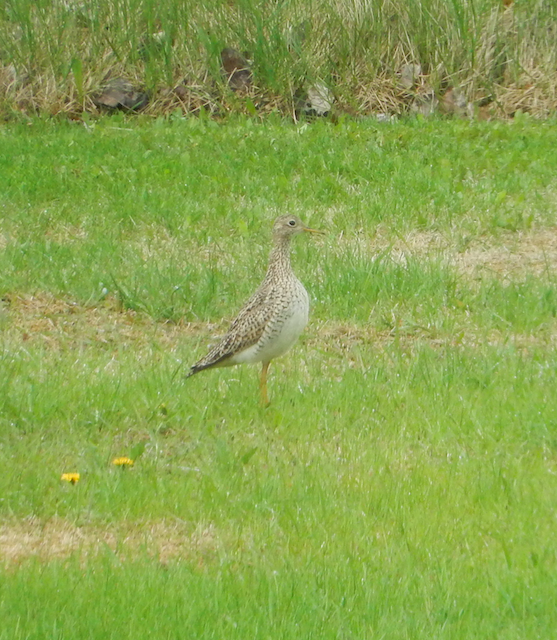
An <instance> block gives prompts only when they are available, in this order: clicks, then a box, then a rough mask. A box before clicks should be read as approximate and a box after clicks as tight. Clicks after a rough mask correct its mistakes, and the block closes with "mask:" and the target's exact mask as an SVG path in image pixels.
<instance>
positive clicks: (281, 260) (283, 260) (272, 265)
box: [267, 236, 292, 279]
mask: <svg viewBox="0 0 557 640" xmlns="http://www.w3.org/2000/svg"><path fill="white" fill-rule="evenodd" d="M289 273H292V266H291V264H290V237H289V236H287V237H285V238H277V239H276V240H275V243H274V245H273V248H272V249H271V255H270V256H269V266H268V268H267V279H269V278H272V277H273V276H275V275H280V274H283V275H284V274H289Z"/></svg>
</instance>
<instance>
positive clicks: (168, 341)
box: [0, 294, 215, 349]
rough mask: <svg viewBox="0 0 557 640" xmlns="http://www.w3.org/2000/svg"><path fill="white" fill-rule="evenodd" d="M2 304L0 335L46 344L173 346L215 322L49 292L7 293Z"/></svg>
mask: <svg viewBox="0 0 557 640" xmlns="http://www.w3.org/2000/svg"><path fill="white" fill-rule="evenodd" d="M1 305H2V306H1V307H0V317H2V316H3V324H4V334H5V335H10V334H11V335H12V336H14V337H17V338H19V339H21V340H23V341H30V342H37V341H40V342H41V343H43V344H45V345H46V346H48V347H50V348H60V347H62V346H66V347H76V346H80V345H82V346H86V345H89V344H91V343H97V344H98V343H101V344H106V345H119V346H123V345H124V346H125V345H126V344H131V343H133V344H134V345H135V346H138V347H141V346H144V345H147V344H152V343H153V342H156V343H157V344H159V345H162V346H164V347H165V348H168V349H172V348H174V347H175V346H176V345H177V344H178V343H179V341H180V339H183V338H184V337H185V336H190V337H191V336H196V335H200V336H201V335H205V334H206V333H207V332H208V331H212V330H214V329H215V325H208V324H207V323H201V322H186V321H180V322H157V321H156V320H153V318H151V317H150V316H148V315H147V314H145V313H140V312H137V311H132V310H122V309H121V308H120V306H119V304H118V301H117V300H114V299H106V300H105V301H104V302H103V303H102V304H101V305H99V306H95V307H90V306H86V305H80V304H78V303H77V302H73V301H71V300H67V299H63V298H56V297H54V296H51V295H48V294H38V295H34V296H8V297H6V298H5V299H4V300H3V301H2V303H1Z"/></svg>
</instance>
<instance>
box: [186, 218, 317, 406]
mask: <svg viewBox="0 0 557 640" xmlns="http://www.w3.org/2000/svg"><path fill="white" fill-rule="evenodd" d="M304 231H311V232H314V233H315V230H314V229H309V228H308V227H306V226H305V225H304V224H303V223H302V222H301V220H300V219H299V218H297V217H296V216H289V215H287V216H281V217H280V218H277V219H276V220H275V223H274V225H273V243H274V244H273V249H272V251H271V255H270V258H269V266H268V269H267V274H266V276H265V279H264V280H263V282H262V283H261V285H260V286H259V288H258V289H257V291H256V292H255V293H254V294H253V296H252V297H251V298H250V299H249V300H248V301H247V303H246V304H245V305H244V307H243V308H242V309H241V311H240V312H239V314H238V315H237V317H236V319H235V320H234V321H233V322H232V324H231V325H230V328H229V330H228V332H227V333H226V335H225V336H224V337H223V338H222V340H221V341H220V342H219V343H218V344H216V345H215V346H214V347H213V348H212V349H211V350H210V351H209V353H208V354H207V355H206V356H205V357H204V358H202V359H201V360H199V361H198V362H197V363H196V364H194V365H193V367H192V368H191V370H190V373H189V375H193V374H195V373H198V372H199V371H203V370H204V369H209V368H213V367H227V366H231V365H235V364H242V363H253V362H262V363H263V370H262V376H261V393H262V399H263V401H264V402H265V403H268V398H267V390H266V376H267V369H268V366H269V362H270V361H271V360H272V359H273V358H276V357H278V356H280V355H282V354H283V353H286V351H288V349H290V347H291V346H292V345H293V344H294V343H295V342H296V340H297V339H298V337H299V336H300V334H301V332H302V331H303V329H304V327H305V326H306V324H307V321H308V313H309V298H308V294H307V291H306V290H305V288H304V286H303V284H302V283H301V282H300V281H299V280H298V278H296V276H295V275H294V272H293V271H292V267H291V264H290V241H291V239H292V237H293V236H294V235H296V234H298V233H302V232H304ZM317 233H320V232H317Z"/></svg>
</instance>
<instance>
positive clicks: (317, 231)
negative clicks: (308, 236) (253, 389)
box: [304, 227, 325, 236]
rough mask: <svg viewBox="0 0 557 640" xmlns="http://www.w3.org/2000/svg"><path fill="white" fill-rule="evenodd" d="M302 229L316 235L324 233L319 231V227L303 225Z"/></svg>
mask: <svg viewBox="0 0 557 640" xmlns="http://www.w3.org/2000/svg"><path fill="white" fill-rule="evenodd" d="M304 231H307V232H308V233H317V235H320V236H324V235H325V232H324V231H319V229H310V228H309V227H304Z"/></svg>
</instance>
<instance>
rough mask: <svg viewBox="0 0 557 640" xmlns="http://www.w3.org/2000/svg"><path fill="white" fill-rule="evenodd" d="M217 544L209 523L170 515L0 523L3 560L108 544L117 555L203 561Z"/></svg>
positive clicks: (52, 556) (89, 551) (50, 556)
mask: <svg viewBox="0 0 557 640" xmlns="http://www.w3.org/2000/svg"><path fill="white" fill-rule="evenodd" d="M222 544H223V542H222V540H221V539H219V536H218V535H217V532H216V530H215V528H214V527H213V526H212V525H197V526H195V527H194V526H192V525H190V524H187V523H183V522H180V521H170V520H159V521H154V522H124V523H120V524H110V525H81V526H80V525H76V524H73V523H71V522H68V521H67V520H64V519H61V518H53V519H51V520H47V521H42V520H39V519H38V518H28V519H25V520H16V521H13V522H10V523H6V524H1V525H0V560H1V561H2V562H4V563H5V564H14V563H20V562H22V561H24V560H26V559H28V558H32V557H34V558H37V559H39V560H42V561H45V562H46V561H49V560H56V559H64V558H67V557H69V556H72V555H78V556H80V557H81V558H83V559H86V558H89V557H94V556H96V555H98V554H99V553H102V552H104V551H106V549H107V548H109V549H110V550H112V551H113V552H114V553H116V554H117V555H118V556H121V557H122V558H127V557H130V556H132V557H133V556H134V555H140V554H144V553H147V554H148V555H149V556H151V557H154V558H157V559H158V560H160V561H161V562H168V561H171V560H176V559H188V560H192V559H193V560H197V561H198V562H199V563H203V558H207V557H209V556H212V555H213V554H214V553H215V552H216V551H217V550H218V549H219V548H220V547H221V545H222Z"/></svg>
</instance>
